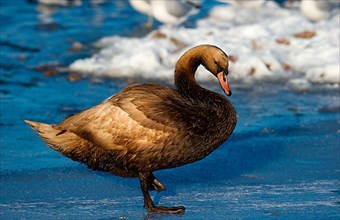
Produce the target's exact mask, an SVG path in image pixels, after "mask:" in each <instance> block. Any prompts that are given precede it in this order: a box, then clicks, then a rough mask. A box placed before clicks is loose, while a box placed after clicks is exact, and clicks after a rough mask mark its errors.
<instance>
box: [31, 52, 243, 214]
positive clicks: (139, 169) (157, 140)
mask: <svg viewBox="0 0 340 220" xmlns="http://www.w3.org/2000/svg"><path fill="white" fill-rule="evenodd" d="M199 65H203V66H204V67H205V68H206V69H207V70H208V71H209V72H211V73H212V74H213V75H214V76H215V77H216V78H217V79H218V81H219V84H220V86H221V88H222V90H223V91H224V93H225V94H226V95H227V96H230V95H231V90H230V87H229V84H228V56H227V55H226V54H225V53H224V52H223V51H222V50H221V49H220V48H218V47H216V46H213V45H199V46H196V47H193V48H191V49H189V50H188V51H186V52H185V53H184V54H183V55H182V56H181V57H180V59H179V60H178V62H177V64H176V67H175V74H174V79H175V86H176V88H174V89H173V88H168V87H165V86H163V85H161V84H157V83H146V84H137V85H131V86H128V87H126V88H125V89H123V90H122V91H121V92H119V93H117V94H115V95H113V96H112V97H110V98H108V99H106V100H104V101H103V102H102V103H100V104H98V105H96V106H94V107H92V108H89V109H87V110H84V111H81V112H79V113H77V114H74V115H71V116H69V117H67V118H66V119H65V120H64V121H62V122H61V123H59V124H45V123H40V122H34V121H30V120H25V122H26V123H28V124H29V125H30V126H31V127H32V128H33V129H34V130H35V131H36V132H37V133H38V135H39V136H40V137H41V138H42V139H43V140H44V141H45V142H46V143H47V145H48V146H49V147H51V148H52V149H54V150H56V151H58V152H60V153H61V154H63V155H64V156H66V157H69V158H71V159H73V160H75V161H79V162H81V163H84V164H86V165H87V166H88V167H89V168H91V169H93V170H101V171H106V172H109V173H111V174H114V175H117V176H121V177H128V178H133V177H137V178H139V181H140V187H141V191H142V193H143V197H144V206H145V207H146V208H147V210H148V212H157V213H169V214H180V213H183V212H184V211H185V208H184V206H177V207H165V206H155V205H154V203H153V201H152V199H151V197H150V194H149V191H151V190H156V191H158V192H160V191H163V190H165V187H164V185H163V184H162V183H161V182H160V181H159V180H158V179H157V178H156V177H155V176H154V175H153V173H152V172H153V171H156V170H162V169H168V168H174V167H178V166H182V165H185V164H188V163H192V162H195V161H198V160H201V159H203V158H204V157H206V156H207V155H208V154H210V153H211V152H212V151H214V150H215V149H216V148H218V147H219V146H220V145H221V144H222V143H224V142H225V141H226V140H227V139H228V137H229V136H230V135H231V134H232V132H233V130H234V128H235V126H236V122H237V117H236V111H235V109H234V107H233V105H232V103H231V102H230V101H229V99H228V98H226V97H225V96H223V95H221V94H218V93H215V92H213V91H210V90H207V89H205V88H203V87H201V86H200V85H199V84H197V82H196V80H195V72H196V70H197V68H198V66H199Z"/></svg>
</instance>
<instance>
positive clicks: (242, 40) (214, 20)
mask: <svg viewBox="0 0 340 220" xmlns="http://www.w3.org/2000/svg"><path fill="white" fill-rule="evenodd" d="M334 10H335V11H336V12H338V13H334V12H333V13H332V15H333V16H330V17H329V18H328V19H325V20H322V21H320V22H316V23H313V22H311V21H309V20H308V19H307V18H305V17H304V16H303V15H302V14H301V13H300V11H299V10H297V9H294V8H292V9H287V8H282V7H280V6H279V5H277V4H276V3H274V2H271V1H269V2H266V3H265V4H264V5H263V6H262V7H261V8H256V9H252V8H243V7H236V6H230V5H218V6H215V7H213V8H212V9H211V10H210V12H209V13H208V15H207V16H206V17H204V18H202V19H200V20H198V21H197V22H196V27H195V28H186V27H183V26H181V27H177V28H170V27H168V26H161V27H160V28H159V29H157V30H154V31H152V32H151V33H149V34H148V35H146V36H145V37H141V38H137V37H120V36H111V37H104V38H102V39H100V40H99V41H98V42H96V43H95V46H96V47H98V48H99V49H100V50H99V52H98V53H95V54H94V55H92V56H91V57H89V58H84V59H78V60H76V61H75V62H73V63H72V64H71V65H70V66H69V68H70V69H71V71H76V72H80V73H83V74H87V75H91V76H110V77H136V78H138V77H141V78H148V79H155V78H156V79H166V80H169V79H172V77H173V70H174V66H175V64H176V61H177V60H178V58H179V57H180V56H181V54H182V53H183V52H184V51H186V50H188V49H189V48H191V47H194V46H196V45H198V44H214V45H217V46H219V47H220V48H222V49H223V50H224V51H225V52H226V53H227V54H228V55H232V56H233V57H235V58H236V59H235V60H234V61H233V62H231V65H230V69H231V72H232V75H231V77H232V78H234V79H237V80H240V81H246V82H249V81H253V80H262V79H277V78H280V79H281V78H283V79H286V81H287V83H289V84H291V83H292V82H295V81H296V80H292V79H299V80H297V81H296V82H301V81H303V80H304V81H306V83H305V84H304V85H308V84H309V83H319V84H336V85H338V84H339V83H340V76H339V58H340V55H339V53H340V52H339V47H340V45H339V25H340V24H339V18H340V15H339V8H335V9H334ZM198 72H199V73H198V78H199V80H205V81H210V80H212V79H213V77H212V76H211V75H210V74H206V73H205V71H204V70H203V68H200V69H199V71H198Z"/></svg>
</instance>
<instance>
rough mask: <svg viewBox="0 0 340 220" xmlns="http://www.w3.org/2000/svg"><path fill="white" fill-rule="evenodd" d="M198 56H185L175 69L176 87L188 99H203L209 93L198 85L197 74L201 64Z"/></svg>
mask: <svg viewBox="0 0 340 220" xmlns="http://www.w3.org/2000/svg"><path fill="white" fill-rule="evenodd" d="M201 60H202V59H201V57H200V56H199V55H197V54H184V55H183V56H182V57H181V58H180V59H179V60H178V62H177V65H176V69H175V86H176V88H177V90H178V91H179V92H180V93H181V94H182V95H183V96H185V97H187V98H196V97H197V98H199V97H202V95H203V94H202V93H205V92H207V90H206V89H204V88H202V87H201V86H200V85H198V84H197V82H196V79H195V73H196V70H197V68H198V66H199V65H200V64H202V62H201Z"/></svg>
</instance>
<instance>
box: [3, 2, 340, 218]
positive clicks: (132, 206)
mask: <svg viewBox="0 0 340 220" xmlns="http://www.w3.org/2000/svg"><path fill="white" fill-rule="evenodd" d="M18 4H19V3H18V1H1V19H0V25H1V36H0V53H1V59H0V71H1V75H0V77H1V78H0V83H1V84H0V92H1V93H0V95H1V96H0V98H1V99H0V114H1V115H0V120H1V122H0V129H1V130H0V146H1V151H0V153H1V161H0V162H1V163H0V164H1V169H0V174H1V203H0V216H1V219H339V218H340V144H339V141H340V140H339V138H340V137H339V135H340V127H339V123H340V113H339V106H340V103H339V88H338V85H334V84H333V85H329V84H320V83H311V84H310V85H311V86H308V88H296V85H295V86H294V89H292V87H290V86H289V84H287V83H286V82H287V80H286V79H266V80H259V81H254V82H252V83H245V82H242V81H240V80H235V81H232V80H231V82H230V85H231V87H232V90H233V95H232V96H231V98H230V99H231V101H232V103H233V105H234V106H235V108H236V110H237V113H238V124H237V127H236V129H235V131H234V133H233V135H232V136H231V138H230V139H229V140H228V141H227V142H226V143H224V144H223V145H222V146H221V147H220V148H219V149H217V150H216V151H215V152H213V153H212V154H211V155H209V156H208V157H207V158H205V159H204V160H202V161H199V162H196V163H193V164H190V165H186V166H183V167H179V168H176V169H171V170H164V171H158V172H156V173H155V175H156V176H157V178H158V179H160V180H161V181H162V182H163V183H164V184H165V186H166V187H167V191H166V192H162V193H159V194H156V193H153V194H152V195H153V196H154V200H155V202H156V203H157V204H160V205H184V206H186V212H185V214H184V215H180V216H167V215H148V214H146V210H145V209H143V198H142V194H141V191H140V189H139V182H138V180H137V179H123V178H120V177H115V176H112V175H109V174H107V173H102V172H96V171H91V170H89V169H87V168H86V167H85V166H84V165H81V164H79V163H77V162H73V161H71V160H70V159H67V158H65V157H63V156H61V155H59V154H58V153H57V152H54V151H53V150H51V149H49V148H48V147H47V146H45V144H44V143H43V142H42V141H41V140H40V139H39V138H38V137H37V135H35V134H34V133H33V132H32V131H31V129H29V128H28V126H27V125H26V124H25V123H24V122H23V119H31V120H36V121H42V122H49V123H57V122H59V121H61V120H62V119H63V118H65V117H66V116H67V115H69V114H72V113H75V112H78V111H80V110H82V109H84V108H87V107H90V106H92V105H95V104H98V103H99V102H101V101H102V100H104V99H105V98H107V97H109V96H111V95H112V94H115V93H117V92H118V91H120V90H121V89H122V88H124V87H125V86H127V85H129V84H131V83H136V82H137V83H139V82H144V81H152V80H157V81H159V82H161V83H164V84H168V85H172V82H171V81H169V80H168V79H167V78H165V79H163V80H162V79H160V78H157V79H141V78H137V77H131V78H117V77H115V78H110V77H106V78H99V79H98V78H96V77H93V76H88V77H87V78H85V79H83V78H81V77H80V76H79V75H77V74H73V75H72V74H70V73H69V72H67V71H66V72H60V71H57V72H54V71H53V68H52V69H51V68H50V67H51V66H52V67H53V66H62V67H68V66H69V65H70V64H72V63H73V62H74V61H75V60H77V59H82V58H86V57H91V56H92V55H93V54H94V53H96V52H97V50H96V49H95V48H93V47H91V46H90V45H91V43H93V42H94V41H97V40H99V39H100V38H101V37H103V36H111V35H114V36H116V35H117V36H126V37H129V36H133V37H140V36H143V35H144V34H146V31H145V30H143V28H142V23H143V22H144V21H146V17H145V16H143V15H139V14H137V13H136V12H135V11H133V9H132V8H130V6H129V5H128V4H127V3H126V1H110V2H104V3H102V4H94V3H92V4H91V2H90V1H84V3H83V5H81V6H75V7H55V6H53V7H51V6H45V7H46V8H43V9H42V6H41V5H38V4H37V3H35V2H34V1H23V2H21V3H20V6H18ZM205 6H206V9H204V10H203V12H202V14H200V15H199V16H202V17H203V16H205V14H207V13H208V11H209V9H210V8H211V7H212V3H211V4H205ZM16 15H20V16H16ZM158 25H159V24H158ZM158 25H156V27H158ZM187 25H188V26H190V25H191V24H190V23H188V24H187ZM74 42H81V43H82V44H83V45H84V46H83V47H82V48H81V49H80V50H77V49H75V48H74ZM70 48H72V49H70ZM226 52H228V51H226ZM46 64H50V65H47V66H46ZM170 74H171V72H170ZM79 77H80V79H79V80H75V81H73V80H72V79H78V78H79ZM70 79H71V80H70ZM203 85H204V86H205V87H206V88H209V89H212V90H215V91H217V92H221V91H220V88H219V86H218V85H217V84H216V83H215V82H210V81H205V82H204V83H203Z"/></svg>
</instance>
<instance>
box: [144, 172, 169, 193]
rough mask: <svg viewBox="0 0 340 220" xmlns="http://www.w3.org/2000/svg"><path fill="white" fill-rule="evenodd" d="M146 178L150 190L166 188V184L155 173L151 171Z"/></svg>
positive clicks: (163, 189) (158, 190)
mask: <svg viewBox="0 0 340 220" xmlns="http://www.w3.org/2000/svg"><path fill="white" fill-rule="evenodd" d="M146 178H147V184H148V189H149V191H152V190H156V191H157V192H161V191H165V190H166V189H165V187H164V185H163V184H162V183H161V182H160V181H159V180H158V179H157V178H156V177H155V176H154V175H153V173H150V174H149V175H148V176H147V177H146Z"/></svg>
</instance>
